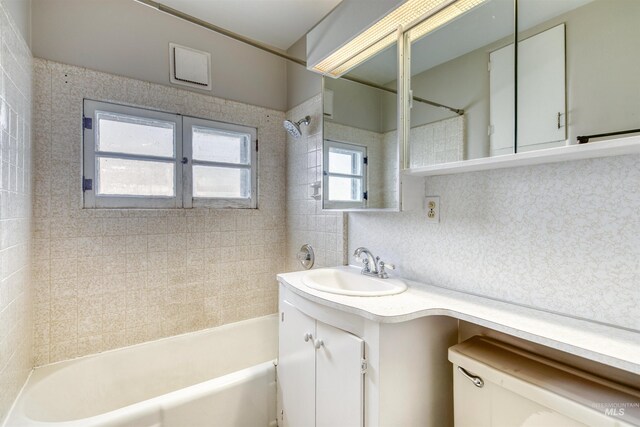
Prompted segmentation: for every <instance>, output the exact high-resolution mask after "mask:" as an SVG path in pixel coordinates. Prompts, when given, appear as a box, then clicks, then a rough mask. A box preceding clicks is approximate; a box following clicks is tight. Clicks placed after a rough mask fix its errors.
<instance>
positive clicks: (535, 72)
mask: <svg viewBox="0 0 640 427" xmlns="http://www.w3.org/2000/svg"><path fill="white" fill-rule="evenodd" d="M564 44H565V41H564V24H562V25H558V26H557V27H554V28H552V29H550V30H547V31H544V32H542V33H540V34H536V35H535V36H533V37H530V38H528V39H526V40H523V41H521V42H520V43H518V147H522V148H523V150H524V149H526V148H527V147H530V146H533V145H539V144H542V145H543V146H542V147H536V148H545V147H544V144H549V143H552V142H558V141H564V139H565V138H566V132H565V126H564V124H563V122H564V121H565V120H564V118H565V102H566V100H565V93H566V89H565V67H564V64H565V51H564Z"/></svg>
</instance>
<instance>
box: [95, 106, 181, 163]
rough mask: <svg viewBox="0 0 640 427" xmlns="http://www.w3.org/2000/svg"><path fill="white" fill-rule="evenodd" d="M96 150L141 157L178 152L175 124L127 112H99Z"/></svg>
mask: <svg viewBox="0 0 640 427" xmlns="http://www.w3.org/2000/svg"><path fill="white" fill-rule="evenodd" d="M96 117H97V121H98V135H97V136H98V137H97V140H96V151H99V152H109V153H123V154H132V155H141V156H154V157H168V158H173V157H174V155H175V123H173V122H168V121H163V120H154V119H148V118H142V117H134V116H129V115H125V114H116V113H107V112H103V111H98V112H96Z"/></svg>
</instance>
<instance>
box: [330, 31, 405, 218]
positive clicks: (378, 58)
mask: <svg viewBox="0 0 640 427" xmlns="http://www.w3.org/2000/svg"><path fill="white" fill-rule="evenodd" d="M397 65H398V48H397V43H394V44H391V45H390V46H389V47H387V48H386V49H384V50H382V51H380V52H378V53H377V54H376V55H374V56H373V57H371V58H370V59H368V60H366V61H365V62H363V63H362V64H360V65H358V66H357V67H355V68H353V69H351V71H349V72H348V73H347V74H344V75H343V76H342V77H340V78H337V79H334V78H330V77H325V78H324V85H323V86H324V90H323V92H324V128H323V145H322V153H323V162H322V175H323V176H322V188H323V191H322V193H323V199H322V201H323V208H324V209H340V210H362V209H370V210H372V209H376V210H378V209H384V210H398V207H399V206H398V205H399V203H398V194H399V191H398V187H399V184H398V182H399V171H400V161H399V148H398V147H399V146H398V133H397V131H396V128H397V127H396V125H397V122H398V114H397V105H398V101H397V81H398V79H397Z"/></svg>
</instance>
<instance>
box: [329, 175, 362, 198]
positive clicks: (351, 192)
mask: <svg viewBox="0 0 640 427" xmlns="http://www.w3.org/2000/svg"><path fill="white" fill-rule="evenodd" d="M362 197H363V191H362V179H361V178H344V177H339V176H330V177H329V200H331V201H336V202H361V201H362Z"/></svg>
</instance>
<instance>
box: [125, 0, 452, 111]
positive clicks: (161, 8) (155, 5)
mask: <svg viewBox="0 0 640 427" xmlns="http://www.w3.org/2000/svg"><path fill="white" fill-rule="evenodd" d="M135 1H137V2H138V3H142V4H144V5H146V6H149V7H152V8H153V9H156V10H158V11H160V12H164V13H167V14H169V15H171V16H174V17H176V18H180V19H182V20H185V21H187V22H190V23H192V24H195V25H198V26H200V27H203V28H206V29H207V30H210V31H213V32H216V33H218V34H222V35H223V36H227V37H229V38H231V39H233V40H236V41H239V42H241V43H244V44H247V45H249V46H252V47H255V48H256V49H260V50H263V51H265V52H267V53H270V54H272V55H275V56H278V57H280V58H283V59H286V60H287V61H291V62H293V63H296V64H298V65H302V66H303V67H305V68H306V67H307V62H306V61H304V60H302V59H300V58H296V57H295V56H291V55H289V54H288V53H286V52H283V51H281V50H278V49H276V48H273V47H271V46H268V45H266V44H264V43H260V42H259V41H257V40H253V39H250V38H248V37H244V36H242V35H240V34H238V33H234V32H233V31H229V30H227V29H224V28H222V27H218V26H217V25H213V24H211V23H210V22H207V21H203V20H202V19H198V18H196V17H195V16H193V15H189V14H187V13H184V12H181V11H179V10H177V9H174V8H172V7H169V6H165V5H164V4H162V3H159V2H157V1H154V0H135ZM341 78H343V79H345V80H349V81H352V82H355V83H359V84H362V85H365V86H369V87H372V88H375V89H379V90H383V91H385V92H389V93H393V94H396V95H397V94H398V91H397V90H395V89H392V88H388V87H384V86H382V85H379V84H376V83H372V82H369V81H366V80H361V79H358V78H356V77H349V76H342V77H341ZM413 100H414V101H416V102H420V103H423V104H427V105H431V106H432V107H438V108H445V109H447V110H449V111H452V112H454V113H456V114H458V115H463V114H464V110H460V109H458V108H453V107H449V106H446V105H444V104H440V103H437V102H433V101H429V100H427V99H424V98H419V97H417V96H414V97H413Z"/></svg>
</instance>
